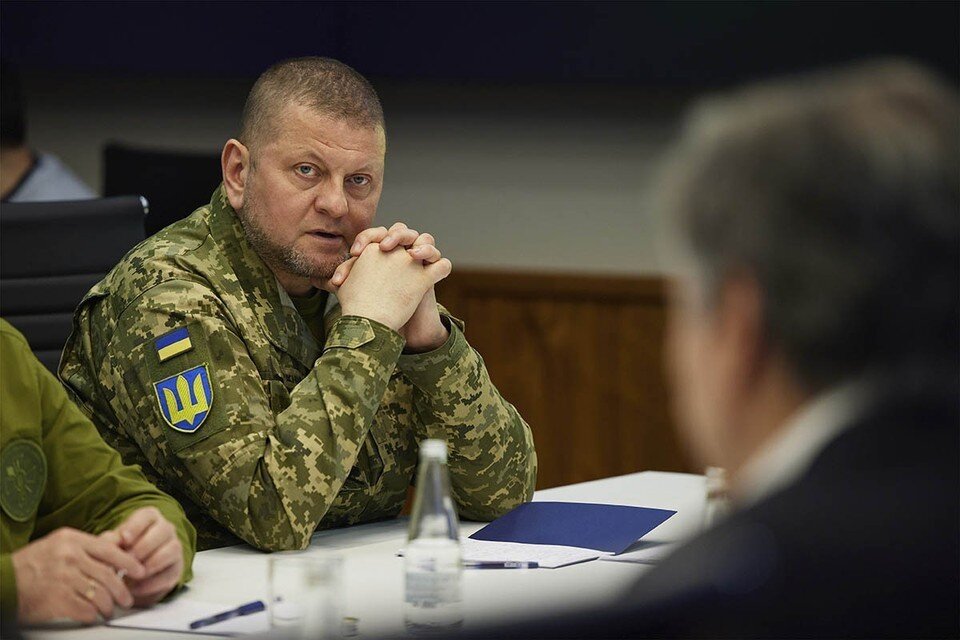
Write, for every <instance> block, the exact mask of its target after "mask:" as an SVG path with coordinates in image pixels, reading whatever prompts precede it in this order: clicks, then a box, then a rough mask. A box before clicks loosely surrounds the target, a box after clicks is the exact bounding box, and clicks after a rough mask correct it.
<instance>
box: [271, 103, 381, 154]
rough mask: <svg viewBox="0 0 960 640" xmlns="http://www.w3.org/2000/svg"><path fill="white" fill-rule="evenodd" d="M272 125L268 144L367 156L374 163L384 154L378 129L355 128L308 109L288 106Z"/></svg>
mask: <svg viewBox="0 0 960 640" xmlns="http://www.w3.org/2000/svg"><path fill="white" fill-rule="evenodd" d="M273 125H274V126H273V131H274V138H273V139H272V140H271V141H270V142H276V143H279V144H282V145H287V146H290V147H294V148H295V147H301V148H304V149H313V150H324V149H326V150H329V151H332V152H334V153H347V154H351V155H355V154H361V155H367V156H370V158H371V159H372V160H374V161H376V160H379V159H380V158H382V156H383V154H384V146H385V141H384V135H383V131H382V129H381V128H380V127H376V128H369V127H355V126H352V125H351V124H350V123H349V122H348V121H345V120H342V119H339V118H336V117H333V116H330V115H327V114H324V113H322V112H317V111H315V110H313V109H312V108H310V107H308V106H304V105H300V104H295V103H294V104H289V105H287V107H286V108H285V109H283V110H282V111H281V112H280V113H278V114H276V115H275V116H274V118H273ZM365 160H366V159H365Z"/></svg>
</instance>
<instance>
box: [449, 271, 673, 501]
mask: <svg viewBox="0 0 960 640" xmlns="http://www.w3.org/2000/svg"><path fill="white" fill-rule="evenodd" d="M438 296H439V299H440V301H441V302H442V303H443V304H444V305H445V306H447V308H449V309H450V311H451V312H452V313H454V315H456V316H458V317H460V318H462V319H463V320H464V321H466V322H467V336H468V338H469V339H470V342H471V344H472V345H473V346H474V347H476V348H477V350H478V351H479V352H480V354H481V355H482V356H483V358H484V361H485V362H486V363H487V368H488V369H489V371H490V375H491V376H492V378H493V380H494V383H495V384H496V385H497V387H498V388H499V389H500V391H501V393H502V394H503V395H504V397H506V398H507V399H508V400H509V401H510V402H512V403H513V404H514V405H515V406H516V407H517V409H518V410H519V411H520V413H521V414H522V415H523V417H524V418H525V419H526V420H527V422H529V423H530V425H531V427H532V429H533V432H534V438H535V441H536V445H537V453H538V456H539V460H540V474H539V479H538V483H537V485H538V488H546V487H552V486H557V485H561V484H569V483H572V482H582V481H585V480H592V479H595V478H601V477H606V476H611V475H618V474H623V473H631V472H634V471H643V470H648V469H657V470H672V471H688V470H690V469H689V467H688V465H687V463H686V462H685V460H684V459H683V457H682V455H681V452H680V449H679V447H678V445H677V442H676V439H675V436H674V432H673V428H672V424H671V421H670V418H669V413H668V406H667V405H668V399H667V394H666V389H665V385H664V380H663V373H662V364H661V360H662V356H661V352H662V343H663V330H664V321H665V305H664V302H665V301H664V291H663V284H662V282H661V281H660V280H659V279H657V278H641V277H605V276H584V275H570V274H533V273H515V272H510V273H507V272H495V271H457V272H455V273H454V274H452V275H451V276H450V277H449V278H448V279H447V280H445V281H444V282H443V283H441V285H440V287H439V290H438Z"/></svg>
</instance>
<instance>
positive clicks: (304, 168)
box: [297, 164, 316, 176]
mask: <svg viewBox="0 0 960 640" xmlns="http://www.w3.org/2000/svg"><path fill="white" fill-rule="evenodd" d="M297 173H299V174H300V175H302V176H312V175H314V174H315V173H316V171H314V170H313V167H312V166H310V165H309V164H301V165H299V166H297Z"/></svg>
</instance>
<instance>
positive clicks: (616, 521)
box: [470, 502, 676, 553]
mask: <svg viewBox="0 0 960 640" xmlns="http://www.w3.org/2000/svg"><path fill="white" fill-rule="evenodd" d="M675 513H676V511H669V510H667V509H649V508H647V507H627V506H623V505H617V504H591V503H589V502H527V503H525V504H522V505H520V506H519V507H517V508H516V509H514V510H513V511H510V512H509V513H507V514H506V515H504V516H501V517H499V518H497V519H496V520H494V521H493V522H491V523H490V524H488V525H487V526H485V527H484V528H483V529H480V530H479V531H477V532H476V533H474V534H473V535H472V536H470V537H471V538H473V539H474V540H492V541H496V542H525V543H528V544H556V545H564V546H567V547H582V548H584V549H596V550H598V551H610V552H612V553H621V552H623V551H625V550H626V549H627V547H629V546H630V545H632V544H633V543H634V542H636V541H637V540H639V539H640V538H642V537H643V536H645V535H647V534H648V533H650V532H651V531H653V530H654V529H656V528H657V527H658V526H660V525H661V524H663V522H665V521H666V520H667V518H669V517H670V516H672V515H673V514H675Z"/></svg>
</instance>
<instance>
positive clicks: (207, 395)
mask: <svg viewBox="0 0 960 640" xmlns="http://www.w3.org/2000/svg"><path fill="white" fill-rule="evenodd" d="M184 331H186V329H184ZM153 388H154V390H155V391H156V394H157V402H159V403H160V413H161V414H163V419H164V420H165V421H166V423H167V424H168V425H170V426H171V427H172V428H173V429H175V430H177V431H183V432H184V433H193V432H194V431H196V430H197V429H199V428H200V425H201V424H203V421H204V420H205V419H206V418H207V416H208V415H210V409H211V408H213V387H212V386H211V385H210V373H209V372H208V371H207V365H206V364H201V365H197V366H196V367H193V368H192V369H187V370H186V371H183V372H181V373H178V374H176V375H172V376H170V377H169V378H166V379H164V380H160V381H159V382H154V383H153Z"/></svg>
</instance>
